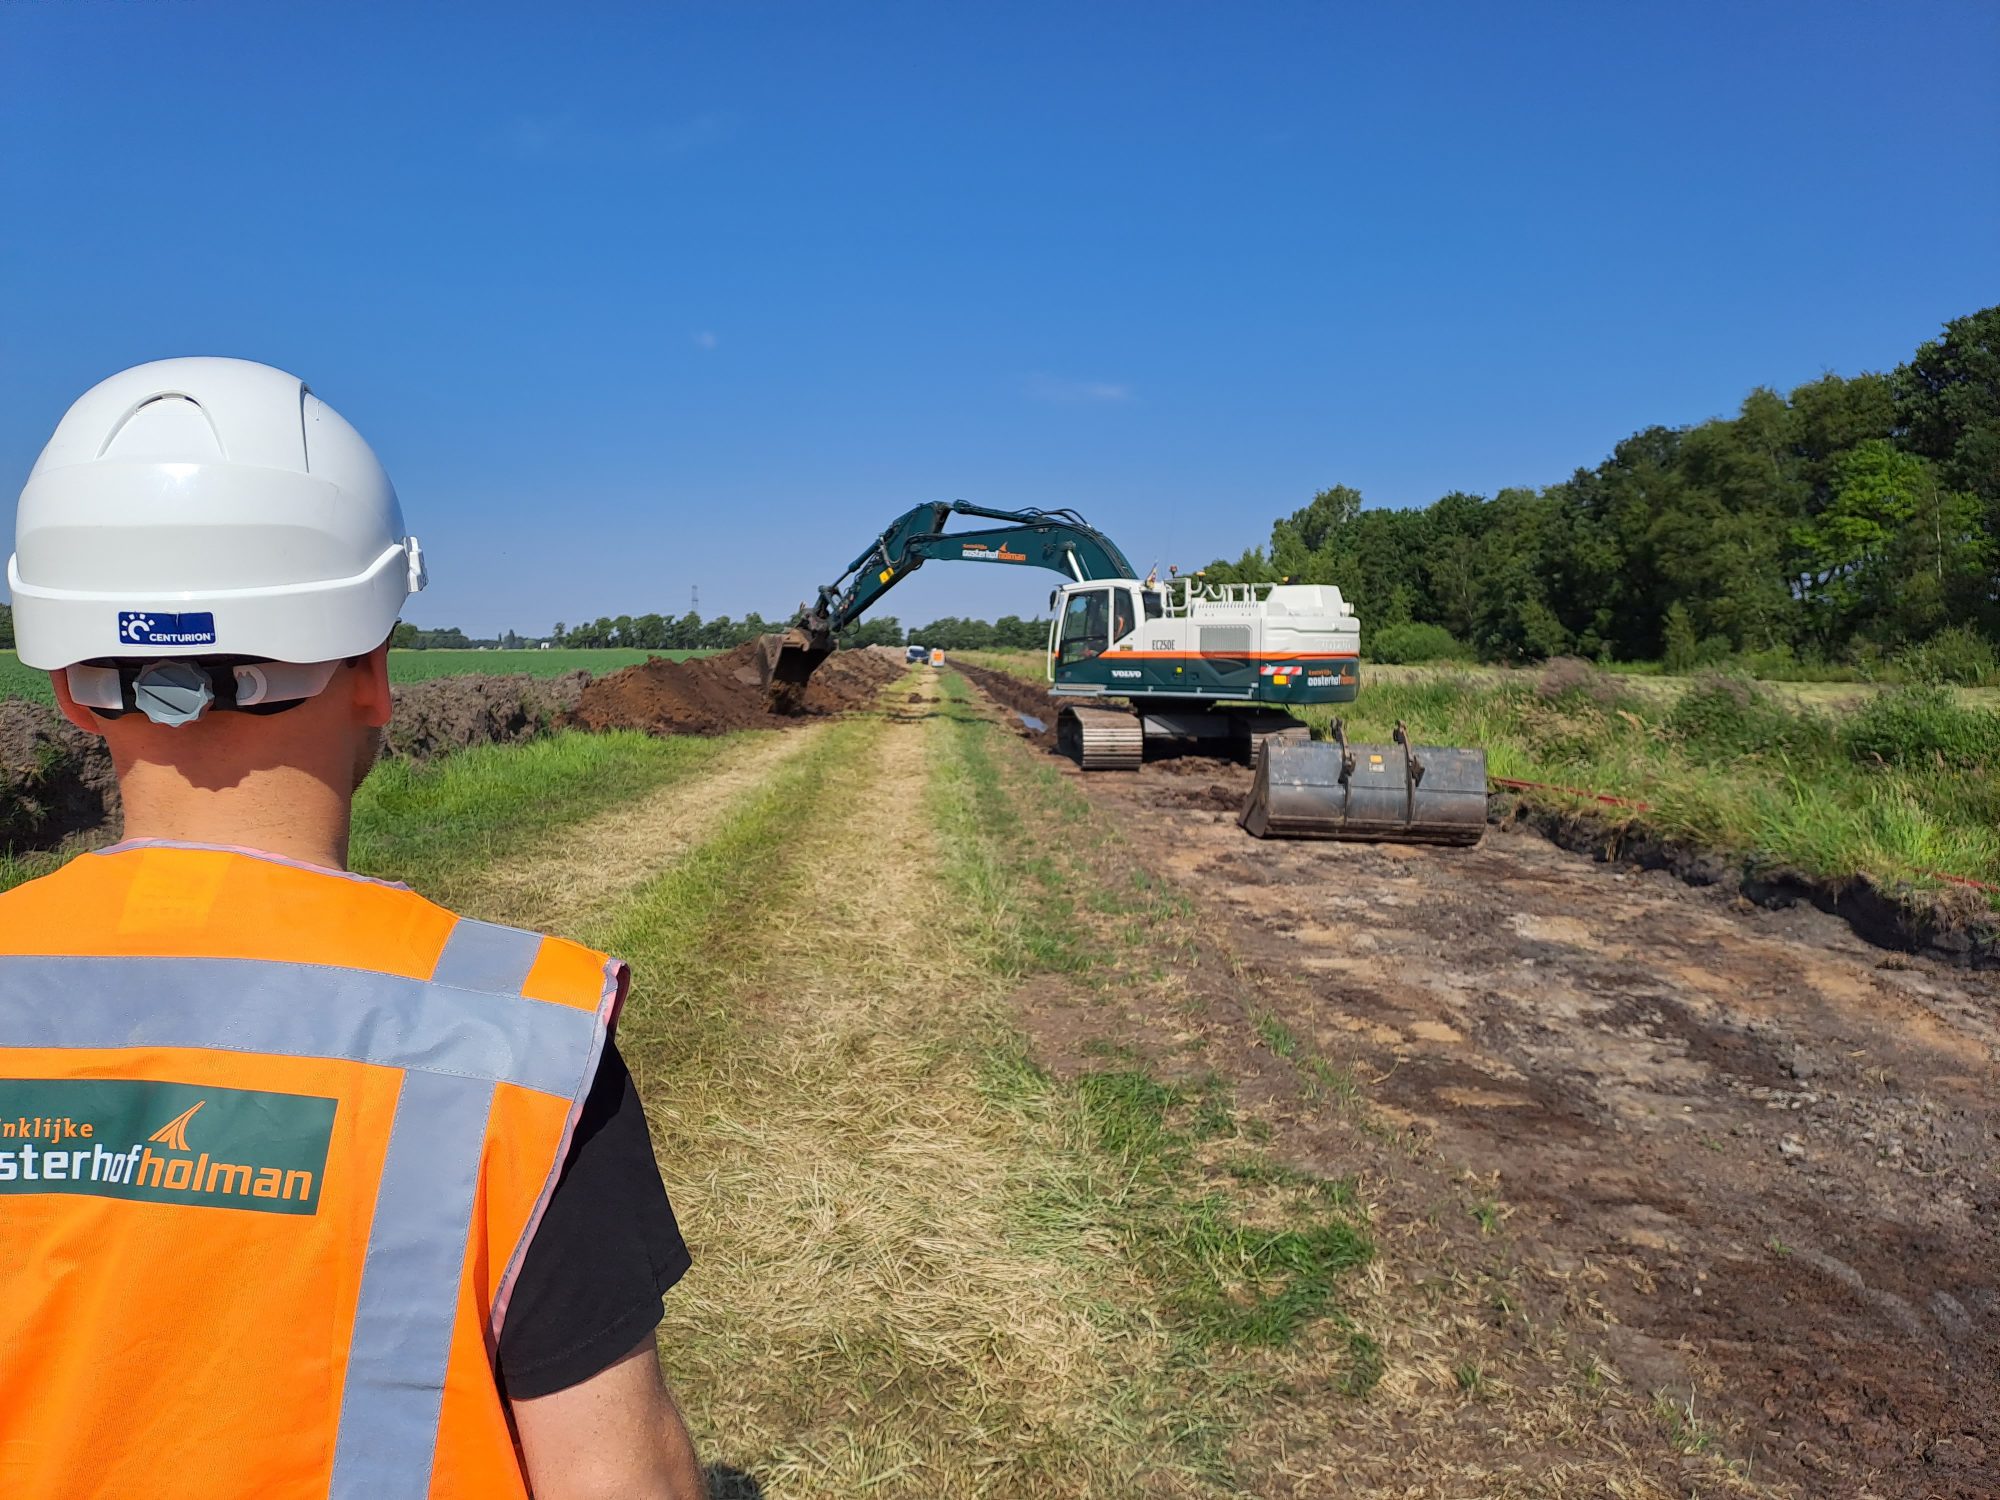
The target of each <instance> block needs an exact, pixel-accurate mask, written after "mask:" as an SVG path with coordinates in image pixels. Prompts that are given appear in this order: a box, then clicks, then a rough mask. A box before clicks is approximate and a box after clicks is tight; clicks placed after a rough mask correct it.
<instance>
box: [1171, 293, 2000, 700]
mask: <svg viewBox="0 0 2000 1500" xmlns="http://www.w3.org/2000/svg"><path fill="white" fill-rule="evenodd" d="M1996 568H2000V307H1992V308H1987V309H1985V310H1983V311H1981V312H1977V313H1973V314H1971V315H1970V316H1968V317H1963V318H1958V319H1955V320H1953V321H1952V322H1950V323H1948V324H1946V325H1945V327H1944V331H1943V335H1942V336H1941V337H1940V338H1937V339H1933V340H1931V341H1929V342H1927V343H1925V344H1923V345H1922V346H1921V347H1920V348H1918V349H1917V351H1916V352H1915V354H1914V355H1912V356H1911V358H1910V360H1909V361H1908V362H1907V363H1905V364H1903V365H1900V366H1898V367H1897V368H1896V369H1895V370H1893V371H1891V372H1890V373H1888V374H1861V375H1855V376H1850V377H1843V376H1839V375H1831V374H1829V375H1826V376H1823V377H1822V378H1820V379H1818V380H1814V381H1810V382H1808V383H1806V384H1804V385H1801V386H1799V387H1798V388H1797V389H1795V390H1793V391H1792V392H1791V393H1790V394H1789V395H1781V394H1779V393H1778V392H1776V391H1773V390H1769V389H1763V388H1760V389H1758V390H1755V391H1752V392H1751V393H1750V395H1749V396H1748V397H1746V398H1745V399H1744V401H1743V403H1742V406H1741V408H1740V409H1739V410H1738V412H1737V413H1736V415H1735V416H1733V417H1726V418H1720V419H1717V420H1713V421H1708V422H1703V423H1700V424H1699V425H1696V426H1693V427H1680V428H1670V427H1649V428H1647V429H1646V430H1645V431H1643V432H1638V433H1634V434H1633V435H1632V436H1631V437H1629V438H1627V439H1626V440H1625V441H1624V442H1622V443H1620V444H1618V446H1617V447H1616V448H1615V449H1614V450H1613V452H1612V454H1611V456H1610V457H1609V458H1607V459H1605V460H1604V461H1603V462H1602V463H1600V464H1599V465H1598V466H1597V467H1596V468H1594V469H1578V470H1576V472H1575V473H1574V474H1572V475H1571V476H1570V477H1569V478H1568V479H1566V480H1564V481H1562V482H1561V483H1559V484H1553V485H1549V486H1548V487H1546V488H1544V489H1503V490H1500V491H1499V492H1498V493H1496V494H1494V495H1493V496H1491V497H1490V498H1489V497H1486V496H1483V495H1471V494H1464V493H1460V492H1454V493H1452V494H1448V495H1445V496H1443V497H1442V498H1440V499H1438V500H1436V501H1434V502H1432V503H1431V504H1429V505H1427V506H1423V507H1420V508H1411V509H1388V508H1377V509H1366V508H1364V507H1363V504H1362V497H1361V495H1360V493H1359V492H1358V491H1357V490H1354V489H1352V488H1350V487H1348V486H1346V485H1335V486H1334V487H1333V488H1331V489H1328V490H1323V491H1321V492H1320V493H1319V494H1318V495H1316V496H1314V498H1313V500H1312V503H1311V504H1309V505H1307V506H1306V507H1305V508H1304V509H1302V510H1299V511H1296V512H1294V513H1293V514H1291V515H1289V516H1286V517H1284V518H1282V519H1280V520H1279V521H1277V522H1276V523H1275V524H1274V525H1273V526H1272V528H1271V541H1270V545H1269V546H1268V547H1259V548H1253V549H1252V550H1250V551H1248V552H1246V553H1244V555H1243V556H1242V557H1241V558H1238V559H1237V560H1235V561H1234V562H1229V561H1219V562H1216V563H1212V564H1210V565H1209V567H1208V568H1207V569H1205V570H1204V572H1205V574H1206V576H1207V578H1208V579H1209V580H1210V581H1212V582H1215V581H1237V582H1265V581H1275V580H1278V579H1281V578H1290V579H1293V580H1294V581H1297V582H1302V583H1332V584H1338V585H1339V586H1340V588H1341V590H1342V592H1343V593H1344V594H1345V595H1346V597H1347V598H1348V600H1349V601H1350V602H1351V603H1352V604H1353V606H1354V608H1355V611H1356V613H1357V614H1358V615H1359V616H1360V618H1361V621H1362V626H1363V630H1364V632H1365V634H1364V651H1365V650H1367V649H1368V643H1369V637H1371V636H1375V637H1380V636H1381V635H1382V634H1383V633H1384V632H1388V633H1389V635H1390V638H1391V639H1394V638H1396V636H1397V634H1398V633H1400V634H1401V636H1402V637H1403V638H1405V639H1407V638H1408V637H1409V635H1410V633H1411V630H1412V628H1413V627H1423V628H1427V629H1428V631H1429V632H1431V638H1432V639H1433V640H1436V641H1439V642H1442V641H1443V640H1444V639H1446V638H1447V637H1448V639H1449V640H1450V641H1451V642H1453V643H1457V644H1459V645H1461V646H1462V647H1463V648H1465V649H1466V651H1467V653H1468V654H1477V655H1478V656H1481V657H1483V658H1486V659H1489V660H1495V661H1518V660H1533V659H1537V658H1543V657H1549V656H1556V655H1563V654H1576V655H1582V656H1587V657H1596V658H1601V659H1605V660H1617V661H1659V660H1665V661H1666V662H1667V663H1668V665H1669V666H1670V667H1687V666H1692V665H1700V664H1702V663H1703V662H1705V661H1715V660H1720V659H1723V658H1728V657H1756V658H1761V659H1762V660H1764V661H1765V662H1767V663H1772V664H1781V663H1782V662H1784V661H1785V660H1787V659H1790V660H1794V661H1799V662H1815V661H1817V662H1823V663H1836V662H1845V663H1851V664H1856V665H1863V666H1865V665H1868V664H1869V663H1870V662H1871V661H1876V660H1881V659H1884V658H1888V657H1891V656H1893V655H1894V654H1895V653H1898V652H1900V651H1908V650H1911V649H1917V648H1925V647H1939V648H1942V647H1943V646H1954V645H1955V646H1962V647H1964V648H1965V649H1967V650H1969V651H1971V652H1972V653H1973V654H1974V655H1978V654H1979V653H1980V652H1982V651H1983V652H1984V654H1985V659H1986V660H1987V661H1988V662H1990V661H1991V659H1992V654H1993V645H1994V643H1995V642H1996V641H2000V573H1996Z"/></svg>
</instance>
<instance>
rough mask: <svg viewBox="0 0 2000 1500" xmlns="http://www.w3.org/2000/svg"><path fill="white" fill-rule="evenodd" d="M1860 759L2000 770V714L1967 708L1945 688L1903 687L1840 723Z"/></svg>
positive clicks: (1846, 741) (1847, 742) (1843, 738)
mask: <svg viewBox="0 0 2000 1500" xmlns="http://www.w3.org/2000/svg"><path fill="white" fill-rule="evenodd" d="M1841 742H1842V744H1843V745H1845V747H1846V749H1847V753H1848V754H1849V755H1851V756H1853V757H1854V759H1856V760H1858V761H1862V762H1871V761H1880V762H1882V763H1884V764H1886V765H1892V766H1942V767H1945V768H1947V769H1950V770H1957V771H1974V770H1981V769H1987V770H2000V714H1996V713H1991V712H1989V711H1987V710H1984V709H1977V708H1966V707H1964V706H1963V705H1961V704H1960V703H1959V701H1958V699H1957V698H1955V697H1953V696H1952V692H1951V689H1949V688H1943V687H1907V688H1898V689H1897V690H1895V691H1894V692H1888V693H1883V694H1881V695H1880V696H1878V697H1876V698H1874V699H1873V700H1871V701H1870V702H1868V703H1866V704H1863V705H1862V706H1861V707H1860V708H1859V709H1857V710H1855V712H1854V713H1853V714H1852V715H1851V716H1850V717H1849V718H1848V720H1847V722H1846V723H1845V724H1844V725H1843V726H1842V727H1841Z"/></svg>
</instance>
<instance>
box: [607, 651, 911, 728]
mask: <svg viewBox="0 0 2000 1500" xmlns="http://www.w3.org/2000/svg"><path fill="white" fill-rule="evenodd" d="M760 661H761V656H760V653H759V649H758V645H757V643H756V642H755V641H749V642H746V643H744V644H743V645H741V646H738V647H736V648H735V649H734V650H732V651H725V652H723V653H721V654H720V655H718V656H706V657H700V658H692V659H690V660H687V661H668V660H667V659H666V658H664V657H657V656H656V657H654V658H653V659H652V660H651V661H648V662H642V663H641V664H640V665H638V666H636V667H627V668H625V670H624V671H622V672H613V673H611V674H610V675H609V676H607V677H600V678H597V679H596V680H595V681H593V682H592V683H591V684H590V685H589V686H588V687H586V688H585V689H584V690H583V697H582V700H581V701H580V702H579V703H578V704H577V707H576V713H575V714H574V716H573V717H572V720H571V722H572V723H575V724H577V725H579V726H581V727H582V728H585V729H590V730H600V731H601V730H606V729H638V730H643V731H644V732H645V733H647V734H700V735H706V734H731V733H734V732H735V731H737V730H739V729H783V728H786V727H787V726H790V725H794V724H797V723H798V722H799V721H800V720H801V719H811V718H823V717H825V716H827V715H830V714H842V713H851V712H853V711H854V710H856V709H861V708H867V707H868V706H870V705H871V704H873V703H874V701H875V697H876V695H877V694H878V693H879V692H880V691H881V690H882V688H883V687H884V686H886V685H887V684H888V683H890V682H893V681H894V680H895V679H896V678H898V677H900V676H901V675H902V674H903V672H904V671H905V669H906V667H907V663H906V662H905V661H904V659H903V655H902V653H901V652H899V651H894V650H890V649H888V648H886V647H881V646H870V647H867V648H865V649H863V650H858V651H837V652H835V653H834V654H833V655H832V656H830V657H828V658H827V659H826V660H825V661H824V662H822V663H821V664H820V667H819V670H818V671H816V672H814V673H813V675H812V678H811V680H810V681H809V682H807V683H806V684H805V690H804V691H803V692H802V693H800V694H798V695H797V697H796V702H797V708H796V711H795V712H793V713H789V714H786V713H773V712H772V711H771V708H770V705H769V703H768V702H767V700H766V697H765V691H764V679H763V673H762V671H761V670H760Z"/></svg>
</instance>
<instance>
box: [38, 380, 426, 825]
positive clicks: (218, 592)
mask: <svg viewBox="0 0 2000 1500" xmlns="http://www.w3.org/2000/svg"><path fill="white" fill-rule="evenodd" d="M7 581H8V586H9V588H10V589H11V591H12V593H13V598H14V628H15V639H16V643H17V646H18V648H19V652H20V657H21V660H22V661H23V662H24V663H25V664H27V665H29V666H35V667H42V668H45V669H47V670H48V671H49V672H50V673H51V675H52V676H53V678H54V679H55V685H56V692H57V697H58V699H59V701H60V702H61V703H62V705H63V709H64V712H65V713H66V714H68V715H69V717H70V718H71V720H72V721H73V722H75V723H77V724H78V725H80V726H81V727H83V728H85V729H88V730H91V731H93V732H96V733H101V734H103V735H104V736H105V738H106V740H107V742H108V743H109V744H110V746H111V749H112V753H113V756H114V758H115V760H116V761H117V763H118V769H119V773H120V776H121V779H126V778H129V777H131V776H133V775H135V774H137V773H138V768H141V767H150V768H153V771H154V773H156V778H157V773H162V772H166V773H170V774H171V775H172V776H173V777H178V778H179V779H180V780H182V781H184V782H186V783H188V784H189V785H190V786H194V787H203V786H206V787H208V788H210V789H218V790H219V789H223V788H227V787H231V786H243V785H247V784H251V783H254V782H255V781H256V779H257V776H258V773H260V772H265V771H270V772H277V773H285V772H288V771H289V772H295V773H303V774H306V775H309V776H311V777H314V778H317V779H321V780H330V783H342V784H343V791H342V795H343V796H344V795H345V793H346V792H347V791H351V789H352V785H353V782H354V780H355V779H356V778H355V766H356V763H357V762H359V761H364V760H365V758H366V756H367V755H370V754H372V748H373V743H374V737H375V735H376V733H377V731H378V730H379V726H380V725H381V724H383V723H386V722H387V718H388V684H387V677H386V668H385V666H384V662H383V656H384V653H383V647H384V643H385V642H386V640H387V638H388V635H389V632H390V630H391V629H392V628H393V627H394V625H395V622H396V617H397V615H398V614H399V613H400V612H401V610H402V607H403V604H404V601H405V600H406V599H407V598H408V596H409V595H410V594H411V593H413V592H415V591H416V590H418V589H421V588H422V587H423V586H424V569H423V554H422V551H421V549H420V548H419V547H418V545H417V541H416V539H415V538H414V537H411V536H410V535H409V534H408V532H407V531H406V529H405V528H404V525H403V516H402V509H401V506H400V505H399V503H398V501H397V499H396V491H395V488H394V487H393V486H392V485H391V484H390V482H389V476H388V475H387V474H386V473H385V472H384V471H383V468H382V465H381V463H380V462H379V461H378V460H377V459H376V457H375V454H374V452H373V451H372V450H371V449H370V448H369V446H368V444H367V443H366V442H365V441H364V440H363V439H362V437H361V435H360V434H359V433H358V432H356V431H355V430H354V428H353V427H351V426H349V425H348V423H347V422H346V421H345V420H344V419H342V417H341V416H340V415H339V413H337V412H335V411H334V410H333V409H332V408H331V407H329V406H327V405H326V404H325V403H324V402H323V401H321V400H320V399H319V398H318V397H317V396H315V395H314V394H313V393H312V392H311V390H310V389H308V388H307V386H306V385H305V383H304V382H303V381H301V380H300V379H299V378H298V377H296V376H294V375H288V374H286V373H285V372H284V371H282V370H276V369H273V368H271V367H270V366H268V365H260V364H253V363H251V362H249V361H247V360H238V359H169V360H160V361H157V362H155V363H152V364H145V365H138V366H135V367H134V368H132V369H129V370H125V371H122V372H121V373H119V374H117V375H114V376H112V377H111V378H110V379H108V380H105V381H103V382H101V383H100V384H98V385H97V386H95V387H93V388H92V389H91V390H89V391H87V392H85V393H84V395H83V396H81V397H80V398H79V399H78V400H77V401H76V403H75V404H74V405H73V406H71V407H70V409H69V411H68V413H67V414H66V415H65V416H64V417H63V419H62V421H61V422H60V423H59V424H58V425H57V427H56V431H55V434H54V436H53V437H51V438H50V439H49V443H48V446H47V447H46V448H45V449H44V450H43V452H42V455H41V457H40V459H39V460H38V461H37V462H36V464H35V467H34V469H33V471H32V472H31V473H30V474H29V476H28V482H27V486H26V487H25V488H24V489H23V490H22V492H21V500H20V506H19V510H18V512H17V514H16V520H15V546H14V555H13V557H12V559H11V560H10V561H9V563H8V565H7ZM361 769H364V770H365V764H363V765H362V766H361ZM284 784H285V783H284V776H283V774H280V775H279V776H278V778H277V779H276V780H272V781H269V782H268V787H269V789H270V790H272V791H273V792H274V793H280V794H282V791H283V787H284ZM129 791H130V789H129V788H128V802H129V800H130V797H129Z"/></svg>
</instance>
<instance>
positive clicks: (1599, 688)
mask: <svg viewBox="0 0 2000 1500" xmlns="http://www.w3.org/2000/svg"><path fill="white" fill-rule="evenodd" d="M1535 696H1536V697H1537V698H1541V699H1545V700H1546V701H1548V702H1551V703H1559V702H1562V701H1563V700H1565V699H1568V700H1571V701H1576V702H1581V701H1585V700H1588V701H1589V702H1591V703H1594V704H1596V705H1597V706H1598V707H1599V708H1613V709H1615V708H1625V707H1630V706H1632V705H1631V703H1630V700H1629V699H1628V698H1627V696H1626V692H1625V685H1624V684H1623V683H1621V682H1620V681H1619V680H1618V679H1617V678H1616V677H1614V676H1612V675H1611V674H1610V673H1609V672H1606V671H1603V670H1601V669H1599V668H1597V667H1594V666H1592V665H1591V664H1590V663H1589V662H1587V661H1585V660H1584V659H1583V658H1582V657H1580V656H1552V657H1550V658H1549V660H1548V662H1547V664H1546V665H1544V666H1543V668H1542V675H1541V676H1540V677H1538V678H1537V679H1535Z"/></svg>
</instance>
